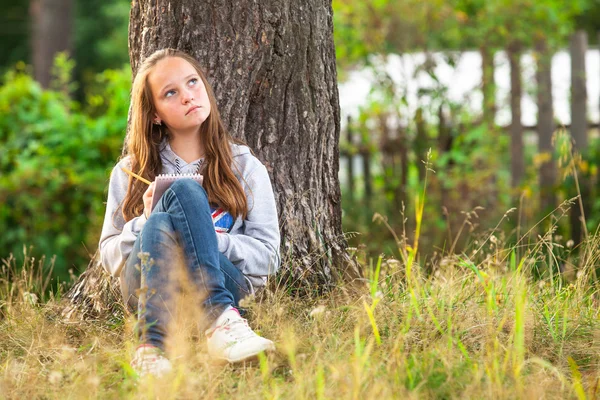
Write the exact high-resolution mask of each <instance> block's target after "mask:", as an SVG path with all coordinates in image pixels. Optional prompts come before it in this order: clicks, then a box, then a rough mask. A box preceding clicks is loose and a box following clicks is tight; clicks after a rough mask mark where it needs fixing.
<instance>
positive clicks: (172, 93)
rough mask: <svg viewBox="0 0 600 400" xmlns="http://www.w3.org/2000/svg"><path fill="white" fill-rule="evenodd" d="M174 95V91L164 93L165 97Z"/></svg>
mask: <svg viewBox="0 0 600 400" xmlns="http://www.w3.org/2000/svg"><path fill="white" fill-rule="evenodd" d="M174 94H175V91H174V90H169V91H168V92H167V93H165V97H171V96H173V95H174Z"/></svg>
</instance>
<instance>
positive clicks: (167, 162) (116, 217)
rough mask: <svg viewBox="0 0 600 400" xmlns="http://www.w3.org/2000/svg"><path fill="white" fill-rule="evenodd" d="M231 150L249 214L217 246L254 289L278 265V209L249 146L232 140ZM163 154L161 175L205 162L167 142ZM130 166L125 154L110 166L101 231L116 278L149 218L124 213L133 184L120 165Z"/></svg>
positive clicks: (103, 255)
mask: <svg viewBox="0 0 600 400" xmlns="http://www.w3.org/2000/svg"><path fill="white" fill-rule="evenodd" d="M231 150H232V153H233V163H234V168H233V171H234V173H235V175H236V177H237V178H238V180H239V181H240V183H241V185H242V187H243V188H244V192H245V193H246V198H247V201H248V214H247V216H246V219H242V218H241V217H238V218H237V219H236V220H235V221H234V223H233V226H232V227H231V230H230V231H229V232H228V233H225V232H218V233H217V241H218V246H219V251H220V252H221V253H223V254H224V255H225V256H226V257H227V258H228V259H229V260H230V261H231V262H232V263H233V264H234V265H235V266H236V267H237V268H239V270H240V271H242V273H243V274H244V275H245V276H246V279H247V280H248V281H249V282H250V283H251V284H252V287H253V288H258V287H261V286H264V285H265V283H266V280H267V275H270V274H273V273H275V272H276V271H277V270H278V269H279V265H280V257H279V244H280V235H279V224H278V219H277V208H276V205H275V198H274V196H273V188H272V187H271V181H270V180H269V174H268V172H267V169H266V167H265V166H264V165H263V164H262V163H261V162H260V161H259V160H258V159H257V158H256V157H254V156H253V155H252V154H251V153H250V149H249V148H248V147H247V146H241V145H237V144H231ZM160 157H161V160H162V164H163V168H162V173H163V174H185V173H197V172H198V171H200V168H201V166H202V162H203V161H204V159H199V160H196V161H194V162H191V163H186V162H185V161H184V160H183V159H182V158H181V157H179V156H177V154H175V153H174V152H173V150H172V149H171V146H169V143H168V142H167V141H164V142H163V144H161V148H160ZM129 166H130V159H129V157H125V158H123V159H122V160H121V161H119V163H118V164H117V165H116V166H115V167H114V168H113V170H112V173H111V175H110V183H109V187H108V201H107V204H106V214H105V216H104V225H103V226H102V233H101V235H100V244H99V248H100V258H101V260H102V265H103V266H104V268H105V269H106V270H107V271H108V272H109V273H110V274H111V275H113V276H116V277H119V276H120V274H121V270H122V268H123V266H124V265H125V262H126V261H127V258H128V257H129V255H130V253H131V251H132V249H133V244H134V242H135V240H136V238H137V236H138V234H139V233H140V231H141V230H142V227H143V226H144V224H145V223H146V218H145V217H144V216H143V215H141V216H139V217H135V218H133V219H132V220H130V221H128V222H125V220H124V218H123V214H122V212H121V211H122V210H121V204H122V203H123V199H124V198H125V194H126V193H127V185H128V183H129V176H128V175H127V174H126V173H125V172H123V170H121V167H125V168H129ZM235 167H237V169H238V170H239V174H241V176H240V175H239V174H238V170H236V168H235ZM242 178H243V179H242Z"/></svg>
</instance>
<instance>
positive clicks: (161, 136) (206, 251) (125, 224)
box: [99, 49, 280, 375]
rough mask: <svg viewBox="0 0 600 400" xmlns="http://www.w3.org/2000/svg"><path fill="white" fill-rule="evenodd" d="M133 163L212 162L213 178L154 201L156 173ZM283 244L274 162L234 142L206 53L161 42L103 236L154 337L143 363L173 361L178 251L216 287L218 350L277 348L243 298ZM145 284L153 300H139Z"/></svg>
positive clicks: (142, 88)
mask: <svg viewBox="0 0 600 400" xmlns="http://www.w3.org/2000/svg"><path fill="white" fill-rule="evenodd" d="M122 168H125V169H128V170H131V171H133V172H134V173H136V174H138V175H140V176H142V177H144V178H146V179H147V180H148V181H153V180H154V178H155V177H156V176H157V175H158V174H161V173H162V174H169V173H170V174H183V173H201V174H202V175H203V177H204V180H203V183H202V185H200V184H199V183H197V182H196V181H195V180H192V179H180V180H178V181H176V182H175V183H174V184H173V185H172V186H171V187H170V188H169V189H167V190H166V191H165V193H164V194H163V195H162V197H161V198H160V200H159V201H158V204H157V205H156V206H155V207H154V208H153V209H152V210H150V207H151V204H152V193H153V190H154V182H152V183H151V184H150V185H149V186H148V185H147V184H146V183H144V182H142V181H141V180H138V179H135V178H133V177H130V176H129V175H128V174H126V173H125V172H124V170H123V169H122ZM279 244H280V236H279V226H278V219H277V210H276V206H275V199H274V196H273V189H272V187H271V182H270V180H269V176H268V173H267V170H266V168H265V166H264V165H263V164H261V163H260V161H258V159H256V158H255V157H254V156H253V155H252V154H251V152H250V150H249V148H248V147H247V146H244V145H241V144H237V143H233V140H232V138H231V137H230V136H229V134H228V133H227V131H226V130H225V128H224V125H223V123H222V121H221V118H220V116H219V112H218V111H217V104H216V100H215V96H214V94H213V91H212V89H211V87H210V85H209V83H208V81H207V80H206V77H205V76H204V74H203V72H202V70H201V68H200V66H199V64H198V62H197V61H196V60H195V59H194V58H192V57H191V56H189V55H188V54H186V53H183V52H181V51H177V50H173V49H164V50H159V51H157V52H155V53H154V54H152V55H151V56H150V57H148V58H147V59H146V60H145V61H144V63H143V64H142V65H141V67H140V68H139V71H138V73H137V75H136V77H135V79H134V82H133V87H132V91H131V126H130V131H129V133H128V135H127V138H126V141H125V152H124V157H122V159H121V160H120V161H119V163H118V164H117V165H116V167H115V168H114V169H113V171H112V173H111V176H110V184H109V189H108V201H107V207H106V215H105V219H104V225H103V228H102V234H101V238H100V244H99V247H100V255H101V260H102V264H103V265H104V268H105V269H106V270H108V271H109V272H110V273H111V274H112V275H113V276H118V277H119V278H120V284H121V291H122V294H123V299H124V300H125V302H126V304H127V305H128V307H129V308H130V309H131V310H136V309H137V310H138V318H139V322H140V323H138V324H137V327H136V334H137V335H138V336H139V337H140V339H141V343H142V344H141V345H140V346H139V347H138V348H137V350H136V353H135V356H134V358H133V361H132V365H133V367H134V368H135V369H136V370H137V371H138V372H139V373H141V374H145V373H152V374H155V375H162V374H164V373H166V372H168V371H169V370H170V369H171V364H170V362H169V360H168V359H167V358H165V356H164V350H165V337H166V330H167V326H168V324H169V322H170V319H171V312H172V311H173V305H174V294H175V292H176V291H177V287H173V286H174V285H172V284H169V283H172V281H173V275H174V273H173V272H174V270H175V269H176V267H177V260H178V259H180V260H182V261H183V264H184V270H185V271H186V272H187V274H186V275H187V277H188V280H189V282H190V284H191V285H192V288H193V289H194V290H195V291H197V292H199V293H203V295H204V296H205V297H204V300H202V301H199V303H200V302H201V303H202V304H198V305H199V306H202V307H203V311H204V315H206V319H207V320H206V321H203V323H205V324H206V325H205V326H208V327H209V328H208V329H207V330H206V336H207V346H208V351H209V354H210V355H211V356H212V357H215V358H217V359H220V360H226V361H228V362H239V361H243V360H246V359H248V358H250V357H254V356H256V355H257V354H258V353H259V352H262V351H271V350H273V349H274V344H273V342H271V341H270V340H267V339H265V338H262V337H260V336H258V335H257V334H256V333H254V332H253V331H252V330H251V329H250V328H249V327H248V325H247V322H246V320H245V319H243V318H242V317H241V316H240V314H239V312H238V310H237V309H236V307H237V306H238V304H239V301H240V300H241V299H242V298H243V297H244V296H246V295H248V294H250V293H253V292H254V290H255V289H257V288H259V287H262V286H264V285H265V283H266V279H267V275H270V274H273V273H274V272H276V271H277V269H278V268H279V263H280V260H279ZM142 281H143V282H144V287H141V284H140V282H142ZM175 286H176V285H175ZM140 289H141V290H140ZM142 293H145V294H146V295H145V297H146V301H138V294H139V296H140V297H142ZM143 303H145V304H143Z"/></svg>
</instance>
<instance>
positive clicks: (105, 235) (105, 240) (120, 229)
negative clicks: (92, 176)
mask: <svg viewBox="0 0 600 400" xmlns="http://www.w3.org/2000/svg"><path fill="white" fill-rule="evenodd" d="M128 164H129V162H128V158H124V159H123V160H121V161H120V162H119V163H118V164H117V165H116V166H115V167H114V168H113V170H112V173H111V174H110V183H109V186H108V199H107V202H106V213H105V215H104V225H103V226H102V233H101V234H100V244H99V248H100V259H101V261H102V265H103V266H104V269H106V270H107V271H108V272H109V273H110V274H111V275H112V276H116V277H118V276H119V275H120V273H121V269H122V268H123V266H124V265H125V261H126V260H127V258H128V257H129V254H131V250H132V249H133V244H134V243H135V239H136V238H137V236H138V234H139V232H140V231H141V230H142V227H143V226H144V223H145V222H146V218H145V217H144V216H143V215H142V216H139V217H135V218H133V219H132V220H131V221H129V222H127V223H126V222H125V220H124V218H123V214H122V212H121V204H122V203H123V199H124V198H125V194H126V192H127V185H128V184H129V177H128V176H127V174H125V172H123V171H122V170H121V167H123V166H124V167H125V168H128Z"/></svg>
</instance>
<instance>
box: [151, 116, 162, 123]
mask: <svg viewBox="0 0 600 400" xmlns="http://www.w3.org/2000/svg"><path fill="white" fill-rule="evenodd" d="M153 122H154V124H155V125H162V121H161V120H160V117H159V116H158V114H157V113H154V119H153Z"/></svg>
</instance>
